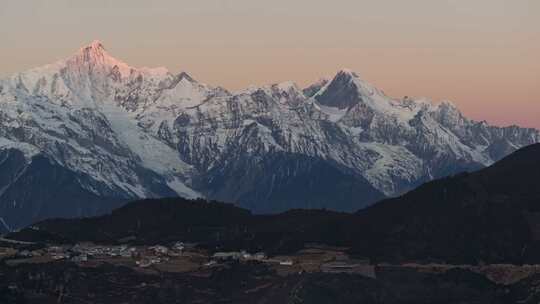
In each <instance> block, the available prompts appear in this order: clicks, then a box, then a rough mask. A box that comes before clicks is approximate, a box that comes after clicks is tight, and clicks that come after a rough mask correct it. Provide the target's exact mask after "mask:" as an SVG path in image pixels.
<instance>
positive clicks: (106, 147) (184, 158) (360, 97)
mask: <svg viewBox="0 0 540 304" xmlns="http://www.w3.org/2000/svg"><path fill="white" fill-rule="evenodd" d="M539 141H540V133H539V132H538V130H535V129H527V128H520V127H517V126H511V127H504V128H501V127H496V126H491V125H489V124H487V123H486V122H477V121H474V120H471V119H468V118H467V117H465V116H464V115H463V114H462V113H461V112H460V111H459V109H458V108H457V107H455V106H454V105H453V104H451V103H450V102H443V103H440V104H437V105H435V104H433V103H431V102H429V101H426V100H423V99H417V98H409V97H407V98H391V97H389V96H387V95H385V94H384V92H383V91H381V90H379V89H378V88H376V87H374V86H373V85H371V84H369V83H367V82H366V81H364V80H362V79H361V77H360V76H359V75H358V74H356V73H355V72H353V71H349V70H341V71H339V72H338V73H336V75H335V76H334V77H332V78H331V79H329V80H324V81H321V82H319V83H317V84H315V85H313V86H310V88H308V89H306V90H301V89H300V88H298V87H297V86H296V85H295V84H293V83H290V82H285V83H280V84H273V85H268V86H262V87H252V88H249V89H246V90H242V91H238V92H229V91H227V90H225V89H223V88H219V87H212V86H209V85H206V84H203V83H200V82H198V81H196V80H194V79H193V78H192V77H190V76H189V75H187V74H186V73H180V74H172V73H170V72H169V71H167V70H166V69H163V68H158V69H148V68H135V67H131V66H129V65H127V64H126V63H124V62H122V61H120V60H118V59H115V58H114V57H112V56H111V55H110V54H109V53H108V52H107V51H106V50H105V47H104V46H103V45H102V43H100V42H99V41H95V42H93V43H91V44H90V45H88V46H85V47H82V48H81V49H80V50H79V51H77V52H76V53H75V54H74V55H73V56H71V57H69V58H67V59H65V60H60V61H58V62H56V63H54V64H49V65H46V66H43V67H38V68H35V69H32V70H29V71H26V72H22V73H18V74H16V75H13V76H11V77H7V78H5V79H1V80H0V189H1V191H0V218H3V219H4V221H5V222H6V223H7V225H8V226H9V227H11V228H12V229H17V228H21V227H24V226H26V225H29V224H31V223H33V222H36V221H39V220H43V219H46V218H51V217H85V216H93V215H98V214H104V213H107V212H109V211H110V210H112V209H114V208H117V207H118V206H120V205H121V204H123V203H125V202H127V201H133V200H137V199H141V198H160V197H170V196H177V195H179V196H182V197H188V198H197V197H204V198H206V199H210V200H220V201H228V202H235V203H236V204H237V205H239V206H242V207H244V208H248V209H250V210H252V211H254V212H256V213H276V212H283V211H286V210H289V209H291V208H328V209H332V210H339V211H355V210H358V209H360V208H363V207H365V206H368V205H370V204H372V203H374V202H376V201H379V200H381V199H383V198H384V197H393V196H396V195H401V194H403V193H404V192H406V191H409V190H410V189H413V188H414V187H416V186H418V185H420V184H422V183H423V182H426V181H429V180H433V179H436V178H441V177H444V176H447V175H451V174H455V173H457V172H461V171H468V170H476V169H479V168H482V167H485V166H488V165H490V164H492V163H493V162H495V161H497V160H499V159H500V158H502V157H504V156H506V155H508V154H509V153H511V152H513V151H515V150H516V149H518V148H520V147H523V146H526V145H529V144H532V143H536V142H539Z"/></svg>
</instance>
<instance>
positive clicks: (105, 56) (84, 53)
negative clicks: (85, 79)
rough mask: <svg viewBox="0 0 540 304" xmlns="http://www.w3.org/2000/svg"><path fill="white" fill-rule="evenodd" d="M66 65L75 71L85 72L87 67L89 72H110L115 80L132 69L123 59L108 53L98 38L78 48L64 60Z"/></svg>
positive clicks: (129, 72)
mask: <svg viewBox="0 0 540 304" xmlns="http://www.w3.org/2000/svg"><path fill="white" fill-rule="evenodd" d="M66 67H67V68H68V69H70V70H72V71H77V72H86V70H87V69H88V72H90V73H96V72H97V73H112V74H113V76H114V77H115V78H117V80H119V79H118V78H124V77H128V76H129V75H130V74H131V72H132V71H133V70H134V69H133V68H131V67H130V66H129V65H127V64H126V63H124V62H123V61H121V60H118V59H116V58H114V57H112V56H111V55H109V53H108V52H107V51H106V50H105V47H104V46H103V43H102V42H101V41H99V40H94V41H93V42H92V43H90V44H89V45H87V46H85V47H82V48H81V49H79V51H78V52H77V53H75V55H73V56H72V57H71V58H69V59H67V60H66Z"/></svg>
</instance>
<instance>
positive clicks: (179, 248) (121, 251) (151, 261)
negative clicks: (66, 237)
mask: <svg viewBox="0 0 540 304" xmlns="http://www.w3.org/2000/svg"><path fill="white" fill-rule="evenodd" d="M192 247H193V244H185V243H183V242H176V243H174V244H173V245H172V246H163V245H155V246H140V247H134V246H128V245H95V244H89V243H88V244H87V243H80V244H76V245H73V246H49V247H46V248H43V249H38V250H33V251H29V250H21V251H18V252H17V254H16V256H17V257H19V258H23V259H24V258H33V257H40V256H45V257H49V258H50V259H52V260H69V261H72V262H76V263H80V262H86V261H89V260H91V259H107V258H129V259H132V260H134V261H135V264H136V265H137V266H138V267H141V268H146V267H150V266H152V265H155V264H160V263H164V262H167V261H169V260H170V259H171V258H175V257H180V256H182V255H183V254H184V253H185V251H186V250H187V249H189V248H192ZM209 258H210V260H209V262H208V263H206V264H204V266H212V265H215V264H218V263H221V262H226V261H245V262H247V261H258V262H262V263H271V264H278V265H284V266H291V265H293V264H294V263H293V261H292V260H289V259H283V260H280V259H272V258H268V257H267V256H266V254H265V253H264V252H258V253H249V252H246V251H232V252H216V253H214V254H213V255H212V256H210V257H209Z"/></svg>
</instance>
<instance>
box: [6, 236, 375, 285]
mask: <svg viewBox="0 0 540 304" xmlns="http://www.w3.org/2000/svg"><path fill="white" fill-rule="evenodd" d="M2 260H5V263H6V264H7V265H8V266H16V265H20V264H25V263H26V264H28V263H31V264H39V263H48V262H54V261H66V262H72V263H76V264H78V265H79V266H81V267H92V266H97V265H99V264H102V263H110V264H115V265H123V266H127V267H131V268H134V269H138V270H139V271H143V272H152V271H164V272H191V271H198V270H204V269H211V268H215V267H220V266H224V265H227V264H228V263H262V264H267V265H268V266H269V267H271V268H273V269H274V270H276V271H277V273H278V274H281V275H289V274H295V273H304V272H327V273H358V274H362V275H365V276H368V277H373V278H374V277H375V269H374V267H373V266H371V265H369V261H366V260H360V261H359V260H352V259H350V258H349V257H348V256H347V255H346V254H345V253H344V252H343V249H340V248H317V247H316V246H311V248H306V249H304V250H301V251H299V252H297V253H296V254H293V255H288V256H272V257H269V256H267V254H266V253H264V252H255V253H250V252H247V251H245V250H240V251H217V252H209V251H207V250H204V249H201V248H198V247H197V246H196V244H192V243H184V242H181V241H178V242H173V243H170V244H169V245H153V246H130V245H125V244H123V245H98V244H93V243H77V244H74V245H50V246H45V247H43V248H39V249H15V248H13V247H0V261H2Z"/></svg>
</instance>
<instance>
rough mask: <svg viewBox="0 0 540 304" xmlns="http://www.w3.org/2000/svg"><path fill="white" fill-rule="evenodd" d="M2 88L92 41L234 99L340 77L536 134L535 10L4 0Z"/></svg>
mask: <svg viewBox="0 0 540 304" xmlns="http://www.w3.org/2000/svg"><path fill="white" fill-rule="evenodd" d="M0 37H1V41H2V42H1V43H0V54H1V56H0V76H5V75H9V74H11V73H14V72H17V71H22V70H25V69H28V68H31V67H35V66H39V65H43V64H46V63H50V62H53V61H55V60H57V59H61V58H64V57H68V56H69V55H70V54H72V53H73V52H75V51H76V50H77V49H78V48H79V47H80V46H82V45H85V44H87V43H89V42H91V41H92V40H94V39H99V40H101V41H103V43H104V45H105V47H106V48H107V49H108V51H109V52H110V53H111V54H112V55H113V56H115V57H117V58H119V59H122V60H124V61H126V62H127V63H129V64H130V65H133V66H150V67H153V66H165V67H167V68H169V69H170V70H171V71H173V72H178V71H180V70H184V71H187V72H188V73H190V74H191V75H192V76H194V78H196V79H198V80H200V81H202V82H205V83H208V84H212V85H221V86H224V87H226V88H228V89H231V90H235V89H239V88H243V87H247V86H248V85H251V84H253V85H260V84H268V83H274V82H280V81H285V80H293V81H295V82H297V83H298V84H299V85H306V84H308V83H311V82H313V81H316V80H317V79H318V78H320V77H323V76H327V75H328V76H332V75H333V74H334V73H335V72H336V71H337V70H338V69H340V68H343V67H347V68H350V69H353V70H355V71H357V72H358V74H360V76H361V77H362V78H364V79H365V80H367V81H369V82H371V83H373V84H375V85H376V86H378V87H380V88H381V89H383V90H384V91H385V92H386V93H387V94H388V95H390V96H394V97H402V96H405V95H409V96H425V97H429V98H432V99H433V100H435V101H439V100H442V99H448V100H452V101H453V102H454V103H456V104H458V105H459V106H460V108H461V109H462V110H463V111H464V112H465V114H466V115H468V116H471V117H473V118H475V119H478V120H484V119H485V120H488V121H489V122H492V123H496V124H500V125H508V124H514V123H516V124H520V125H522V126H529V127H537V128H540V1H539V0H407V1H404V0H392V1H390V0H331V1H330V0H326V1H319V0H273V1H262V0H175V1H173V0H161V1H157V0H156V1H148V0H110V1H105V0H92V1H81V0H41V1H39V0H33V1H32V0H24V1H21V0H0Z"/></svg>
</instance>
